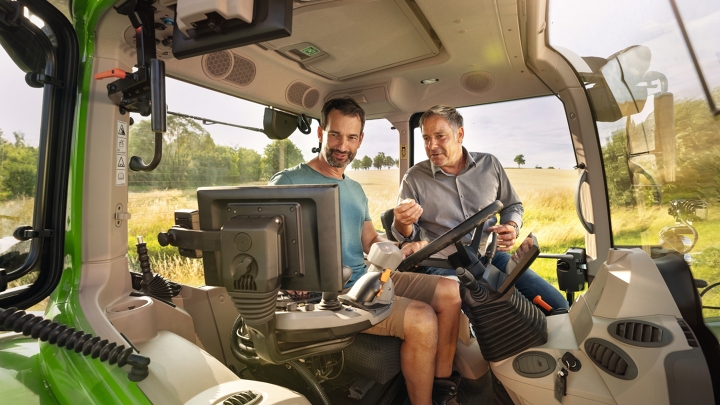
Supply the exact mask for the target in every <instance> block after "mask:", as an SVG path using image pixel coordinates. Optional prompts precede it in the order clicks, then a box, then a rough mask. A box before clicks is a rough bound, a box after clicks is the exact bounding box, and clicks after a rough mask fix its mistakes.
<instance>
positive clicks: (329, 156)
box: [325, 147, 355, 169]
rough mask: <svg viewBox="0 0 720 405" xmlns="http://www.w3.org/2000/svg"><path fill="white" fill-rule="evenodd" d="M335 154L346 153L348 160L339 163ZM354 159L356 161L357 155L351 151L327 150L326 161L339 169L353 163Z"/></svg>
mask: <svg viewBox="0 0 720 405" xmlns="http://www.w3.org/2000/svg"><path fill="white" fill-rule="evenodd" d="M333 153H344V154H345V155H346V156H347V159H345V161H338V160H336V159H335V157H334V156H333ZM353 159H355V153H353V152H351V151H349V150H347V151H341V150H340V149H331V148H327V147H326V148H325V160H326V161H327V162H328V164H329V165H330V166H332V167H337V168H339V169H342V168H345V167H347V165H349V164H350V162H352V161H353Z"/></svg>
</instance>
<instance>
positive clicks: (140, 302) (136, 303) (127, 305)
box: [107, 298, 151, 312]
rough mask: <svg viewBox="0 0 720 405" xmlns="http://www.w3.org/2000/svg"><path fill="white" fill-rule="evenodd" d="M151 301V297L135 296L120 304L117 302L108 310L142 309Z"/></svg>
mask: <svg viewBox="0 0 720 405" xmlns="http://www.w3.org/2000/svg"><path fill="white" fill-rule="evenodd" d="M150 303H151V301H150V300H149V299H143V298H135V299H132V300H128V301H123V302H121V303H119V304H115V305H113V306H112V307H110V308H108V310H107V311H108V312H125V311H132V310H135V309H140V308H143V307H145V306H148V305H150Z"/></svg>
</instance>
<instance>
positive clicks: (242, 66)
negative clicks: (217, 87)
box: [226, 55, 255, 86]
mask: <svg viewBox="0 0 720 405" xmlns="http://www.w3.org/2000/svg"><path fill="white" fill-rule="evenodd" d="M233 57H234V61H235V63H234V64H233V68H232V71H230V74H229V75H228V77H227V78H226V80H227V81H229V82H232V83H235V84H237V85H239V86H247V85H248V84H250V82H252V81H253V80H254V79H255V64H254V63H252V61H250V60H249V59H245V58H242V57H240V56H237V55H233Z"/></svg>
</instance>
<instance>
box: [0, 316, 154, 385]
mask: <svg viewBox="0 0 720 405" xmlns="http://www.w3.org/2000/svg"><path fill="white" fill-rule="evenodd" d="M0 329H2V330H6V331H15V332H18V333H22V334H23V335H25V336H30V337H32V338H33V339H40V340H41V341H43V342H48V343H50V344H52V345H56V346H58V347H64V348H65V349H66V350H68V351H70V350H74V351H75V353H82V354H83V356H88V355H89V356H90V357H92V358H93V359H97V358H99V359H100V361H107V362H108V363H109V364H111V365H112V364H116V363H117V366H118V367H120V368H122V367H124V366H125V365H126V364H129V365H131V366H132V369H131V370H130V372H129V373H128V379H129V380H130V381H134V382H138V381H142V380H144V379H145V377H147V376H148V374H149V371H148V366H149V365H150V358H148V357H145V356H141V355H139V354H135V353H133V349H132V348H131V347H128V348H127V349H126V348H125V346H124V345H120V346H118V345H117V344H115V343H114V342H113V343H110V342H109V341H108V340H107V339H102V340H101V339H100V337H99V336H93V335H92V334H90V333H85V332H83V331H81V330H75V328H68V327H67V325H63V324H62V323H59V322H52V321H50V320H49V319H43V318H42V317H40V316H35V315H33V314H28V313H26V312H25V311H21V310H18V309H17V308H12V307H11V308H8V309H2V308H0Z"/></svg>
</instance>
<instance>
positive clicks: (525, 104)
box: [0, 0, 720, 169]
mask: <svg viewBox="0 0 720 405" xmlns="http://www.w3.org/2000/svg"><path fill="white" fill-rule="evenodd" d="M599 3H600V2H597V3H586V2H578V1H575V0H552V1H551V2H550V14H549V15H550V24H549V35H550V42H551V44H553V45H559V46H563V47H564V48H568V49H571V50H572V51H574V52H575V53H577V54H579V55H582V56H601V57H607V56H609V55H611V54H613V53H615V52H617V51H619V50H622V49H624V48H626V47H628V46H631V45H636V44H643V45H645V46H648V47H649V48H650V49H651V52H652V62H651V66H650V70H657V71H661V72H663V73H664V74H665V75H667V77H668V80H669V83H670V88H669V90H670V91H671V92H673V94H674V95H675V99H676V100H677V99H679V98H683V97H701V96H702V93H701V91H700V84H699V80H698V77H697V74H695V71H694V68H693V66H692V62H691V59H690V57H689V55H688V52H687V50H686V49H685V47H684V44H683V41H682V38H681V36H680V34H679V29H678V25H677V22H676V20H675V18H674V15H673V14H672V10H671V9H670V4H669V2H665V1H657V0H633V1H630V2H628V1H626V0H609V1H604V2H602V3H603V5H602V6H598V5H597V4H599ZM677 3H678V6H679V8H680V13H681V15H682V16H683V18H684V21H685V24H686V27H687V30H688V33H689V36H690V38H691V41H692V43H693V47H694V48H695V52H696V54H697V56H698V59H699V60H700V65H701V67H702V69H703V73H704V75H705V77H706V80H707V81H708V84H709V85H710V87H711V88H715V87H718V86H720V40H718V38H720V2H718V1H714V0H706V1H695V2H683V1H678V2H677ZM588 4H594V5H595V6H592V7H588ZM618 10H622V14H623V16H631V17H629V18H625V17H623V18H619V17H618ZM628 20H630V21H636V22H637V25H632V24H628V23H627V22H628ZM599 37H601V38H602V41H598V40H597V38H599ZM0 71H1V72H2V75H0V88H2V89H3V93H4V94H5V97H0V129H2V131H3V132H4V135H3V136H4V138H6V139H8V140H12V139H13V136H12V133H13V132H14V131H21V132H24V133H25V136H26V140H27V141H28V142H29V143H30V144H34V145H37V143H38V140H39V130H40V122H39V120H38V119H37V117H38V116H39V114H40V102H41V99H42V89H33V88H30V87H28V86H27V85H26V84H25V80H24V73H23V72H21V71H20V70H19V69H17V67H16V66H14V64H13V63H12V61H11V60H10V59H9V57H8V56H7V55H6V53H5V52H2V51H0ZM167 100H168V108H169V110H170V111H176V112H180V113H184V114H189V115H195V116H201V117H206V118H210V119H214V120H218V121H225V122H230V123H236V124H239V125H246V126H253V127H259V128H261V127H262V118H263V111H264V108H265V106H262V105H258V104H255V103H252V102H249V101H245V100H240V99H237V98H234V97H231V96H227V95H224V94H221V93H216V92H213V91H211V90H207V89H203V88H199V87H195V86H192V85H189V84H187V83H183V82H180V81H176V80H172V79H168V81H167ZM716 101H717V102H718V104H720V100H716ZM648 105H649V107H648V108H646V109H645V111H643V114H641V115H642V116H646V115H647V114H649V113H650V112H651V111H652V110H651V108H652V103H648ZM460 112H461V113H462V114H463V116H464V117H465V126H466V129H465V133H466V137H465V146H466V147H467V148H468V149H469V150H471V151H481V152H489V153H492V154H494V155H496V156H497V157H498V158H499V159H500V161H501V162H502V164H503V165H504V166H506V167H515V163H513V159H514V157H515V156H516V155H518V154H523V155H524V157H525V160H526V162H527V164H526V166H525V167H535V166H541V167H547V166H554V167H556V168H563V169H569V168H571V167H572V166H574V165H575V159H574V157H573V154H572V148H571V144H570V135H569V132H568V127H567V122H566V118H565V115H564V112H563V109H562V103H561V102H560V101H559V100H558V99H557V98H555V97H553V96H549V97H543V98H537V99H529V100H518V101H511V102H504V103H496V104H490V105H482V106H475V107H466V108H463V109H460ZM137 119H144V118H143V117H139V116H137V117H136V120H137ZM391 125H392V124H390V122H388V121H386V120H384V119H380V120H373V121H368V123H367V124H366V128H365V139H364V141H363V145H362V147H361V148H360V150H359V152H358V155H359V157H361V156H364V155H368V156H371V157H373V156H375V155H376V154H377V153H378V152H380V151H383V152H385V154H387V155H390V156H393V157H395V158H397V157H398V141H397V139H398V138H397V137H398V134H397V132H396V131H394V130H391V129H390V127H391ZM618 125H620V123H599V124H598V128H599V130H600V132H601V134H600V137H601V140H604V138H605V137H606V136H607V135H609V132H610V131H611V130H612V129H613V128H615V127H617V126H618ZM623 125H624V124H623ZM316 127H317V122H315V121H314V122H313V132H312V133H311V134H310V135H303V134H301V133H299V132H296V133H295V134H293V135H292V136H291V137H290V139H291V140H292V141H293V143H295V144H296V145H297V146H298V147H299V148H300V149H301V151H302V152H303V155H304V157H305V158H306V160H308V159H310V158H312V156H313V154H312V152H311V149H312V148H313V147H315V146H317V137H316V135H315V134H316V132H315V130H314V129H315V128H316ZM205 128H206V129H207V130H208V131H209V132H210V133H211V134H212V135H213V138H214V139H215V141H216V143H217V144H220V145H227V146H233V147H235V146H242V147H246V148H253V149H255V150H258V151H262V149H263V148H264V147H265V145H267V144H268V143H269V142H271V141H270V140H269V139H267V138H266V137H265V136H264V135H262V134H260V133H257V132H251V131H245V130H241V129H237V128H231V127H226V126H221V125H211V126H205ZM414 136H415V137H416V138H415V139H416V142H415V144H416V145H418V148H416V150H415V161H416V162H417V161H420V160H424V159H425V158H426V156H425V152H424V150H423V149H422V148H421V146H422V142H421V140H420V135H419V131H417V130H416V134H415V135H414Z"/></svg>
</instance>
